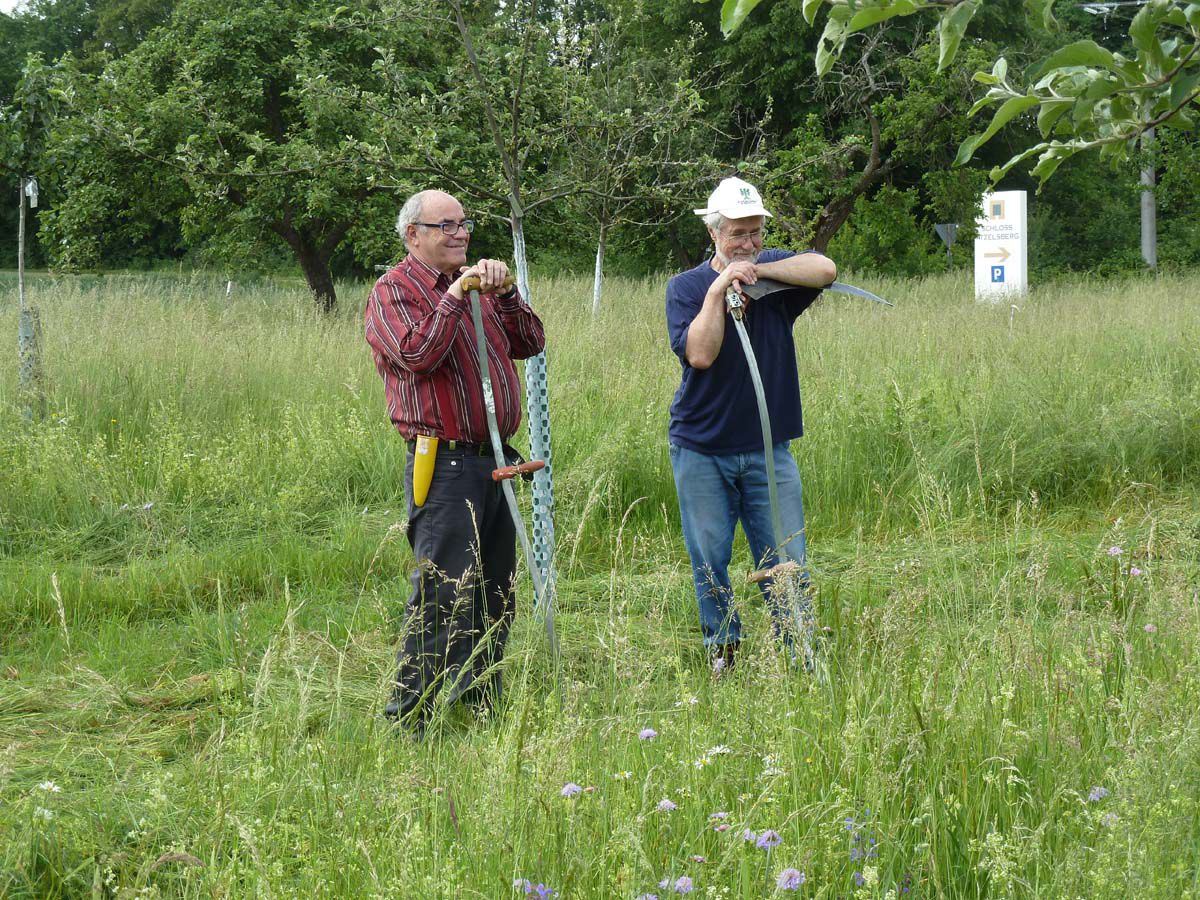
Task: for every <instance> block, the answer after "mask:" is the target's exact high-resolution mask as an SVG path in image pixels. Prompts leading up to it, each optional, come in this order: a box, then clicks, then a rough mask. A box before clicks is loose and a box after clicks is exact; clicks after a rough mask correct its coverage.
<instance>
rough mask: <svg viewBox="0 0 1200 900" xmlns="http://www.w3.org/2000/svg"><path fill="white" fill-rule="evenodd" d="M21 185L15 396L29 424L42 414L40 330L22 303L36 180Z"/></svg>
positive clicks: (32, 311)
mask: <svg viewBox="0 0 1200 900" xmlns="http://www.w3.org/2000/svg"><path fill="white" fill-rule="evenodd" d="M20 184H21V190H20V197H19V199H18V203H19V204H20V213H19V215H18V217H17V223H18V224H17V298H18V303H19V304H20V315H19V318H18V319H17V356H18V360H19V375H18V378H17V393H18V396H19V398H20V403H21V410H22V412H23V413H24V416H25V420H26V421H27V422H32V421H33V420H34V419H35V418H40V417H41V415H42V413H43V412H44V410H45V394H44V391H43V389H42V354H41V326H40V324H39V322H38V312H37V309H35V308H34V307H33V306H32V305H31V304H29V303H27V302H26V300H25V200H26V198H28V199H29V205H30V207H36V206H37V180H36V179H34V178H29V177H26V176H22V177H21V179H20Z"/></svg>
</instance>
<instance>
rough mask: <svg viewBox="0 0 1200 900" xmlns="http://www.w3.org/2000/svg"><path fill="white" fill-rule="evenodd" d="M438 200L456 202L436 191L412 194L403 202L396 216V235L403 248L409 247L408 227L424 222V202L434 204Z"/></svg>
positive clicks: (442, 192)
mask: <svg viewBox="0 0 1200 900" xmlns="http://www.w3.org/2000/svg"><path fill="white" fill-rule="evenodd" d="M439 200H440V201H443V202H444V201H446V200H450V201H452V202H455V203H457V202H458V201H456V200H455V199H454V198H453V197H452V196H450V195H449V194H447V193H446V192H445V191H437V190H429V191H417V193H415V194H413V195H412V196H411V197H409V198H408V199H407V200H405V201H404V205H403V206H401V207H400V214H399V215H398V216H396V233H397V234H399V235H400V239H401V240H402V241H404V246H405V247H407V246H408V245H409V244H408V226H409V225H412V224H414V223H416V222H422V221H425V219H424V214H425V204H426V202H427V201H430V202H436V201H439Z"/></svg>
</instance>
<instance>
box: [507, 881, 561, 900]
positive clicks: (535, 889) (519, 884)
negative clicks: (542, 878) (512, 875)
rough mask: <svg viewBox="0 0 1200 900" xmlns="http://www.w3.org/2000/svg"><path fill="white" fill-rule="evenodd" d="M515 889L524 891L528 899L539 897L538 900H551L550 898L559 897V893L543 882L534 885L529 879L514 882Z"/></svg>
mask: <svg viewBox="0 0 1200 900" xmlns="http://www.w3.org/2000/svg"><path fill="white" fill-rule="evenodd" d="M513 887H514V888H515V889H516V890H518V891H522V892H523V893H524V894H525V896H526V897H537V898H538V900H549V898H550V897H557V896H558V891H556V890H554V889H552V888H548V887H546V886H545V885H544V884H542V883H541V882H538V883H537V884H534V883H533V882H531V881H530V880H529V879H528V878H518V879H516V880H515V881H514V882H513Z"/></svg>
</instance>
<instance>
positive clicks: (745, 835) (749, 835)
mask: <svg viewBox="0 0 1200 900" xmlns="http://www.w3.org/2000/svg"><path fill="white" fill-rule="evenodd" d="M757 837H758V835H757V834H755V833H754V832H753V831H751V830H750V829H749V828H747V829H746V830H745V831H743V832H742V840H743V841H752V840H754V839H755V838H757Z"/></svg>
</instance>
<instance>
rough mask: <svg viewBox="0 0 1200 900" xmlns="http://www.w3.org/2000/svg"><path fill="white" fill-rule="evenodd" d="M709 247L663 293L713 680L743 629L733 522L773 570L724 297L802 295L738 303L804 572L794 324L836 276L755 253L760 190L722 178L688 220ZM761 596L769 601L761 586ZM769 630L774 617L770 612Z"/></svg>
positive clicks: (683, 490) (686, 525)
mask: <svg viewBox="0 0 1200 900" xmlns="http://www.w3.org/2000/svg"><path fill="white" fill-rule="evenodd" d="M695 212H696V214H697V215H699V216H703V217H704V224H705V225H706V226H707V227H708V233H709V235H710V237H711V238H712V242H713V255H712V257H711V258H710V259H709V260H707V261H705V262H703V263H701V264H700V265H699V266H697V267H696V268H694V269H691V270H689V271H687V272H683V273H681V274H679V275H676V276H675V277H674V278H672V279H671V280H670V282H668V284H667V329H668V332H669V334H670V338H671V349H673V350H674V351H675V353H676V355H678V357H679V361H680V363H681V365H682V367H683V380H682V382H681V384H680V385H679V390H678V391H676V393H675V400H674V402H673V403H672V404H671V427H670V442H671V468H672V471H673V472H674V474H675V489H676V492H677V493H678V495H679V512H680V516H681V518H682V520H683V539H684V543H685V544H686V545H687V550H688V555H689V556H690V557H691V561H692V577H693V579H694V581H695V585H696V599H697V601H698V603H699V606H700V630H701V632H702V634H703V636H704V645H705V647H707V648H708V652H709V654H710V655H711V657H712V659H713V666H714V669H715V670H716V671H718V672H719V671H720V670H721V669H722V668H725V667H728V666H730V665H732V664H733V661H734V654H735V653H736V651H737V648H738V644H739V642H740V641H741V623H740V622H739V621H738V615H737V611H736V610H735V609H734V607H733V603H732V599H733V590H732V588H731V586H730V582H729V560H730V556H731V554H732V550H733V532H734V528H735V527H736V525H737V523H738V521H739V520H740V521H741V523H742V530H743V531H744V532H745V533H746V539H747V541H748V542H749V544H750V551H751V553H753V554H754V558H755V560H756V561H757V562H758V563H759V564H760V565H762V566H763V567H768V566H771V565H774V564H775V562H776V561H777V556H776V552H775V551H776V548H775V546H774V544H775V538H774V534H773V530H772V525H771V510H770V500H769V496H768V491H767V476H766V459H765V456H764V452H763V440H762V430H761V427H760V425H759V420H758V402H757V400H756V399H755V395H754V387H753V383H752V382H751V379H750V372H749V369H748V367H747V360H746V356H745V353H744V352H743V350H742V347H741V344H740V342H739V340H738V337H737V334H736V332H735V330H734V327H733V324H732V320H731V319H730V316H729V313H728V312H727V310H726V307H725V292H726V290H727V289H728V288H729V287H730V286H732V287H733V288H734V289H735V290H737V291H739V292H741V289H742V287H743V286H744V285H750V284H754V283H755V282H756V281H757V280H758V279H759V278H772V279H775V280H776V281H782V282H786V283H788V284H794V285H799V286H802V287H807V288H810V289H811V290H808V291H785V292H780V294H779V296H782V297H784V299H782V300H780V299H774V300H773V299H772V295H770V294H768V295H767V296H765V297H763V298H762V299H761V300H757V301H750V300H749V298H748V297H746V296H745V295H744V294H743V296H742V300H743V302H744V303H746V316H745V319H744V323H745V326H746V331H747V332H748V334H749V336H750V344H751V346H752V347H753V348H754V354H755V356H756V357H757V358H758V365H759V370H760V372H761V375H762V382H763V389H764V393H765V394H766V400H767V410H768V412H769V415H770V420H771V435H772V439H773V440H774V441H775V446H774V447H773V448H772V454H773V458H774V461H775V475H776V481H777V485H778V494H779V503H780V507H781V509H780V515H781V517H782V520H783V531H784V534H785V541H786V544H787V546H786V549H787V555H788V557H789V558H790V559H792V560H795V561H796V562H798V563H800V564H801V565H803V563H804V552H805V544H804V506H803V501H802V496H801V490H800V472H799V470H798V469H797V468H796V461H795V460H794V459H793V458H792V455H791V452H790V451H789V449H788V442H789V441H790V440H791V439H792V438H797V437H800V435H801V434H802V433H803V431H804V428H803V423H802V419H801V412H800V383H799V376H798V374H797V371H796V346H795V344H794V342H793V341H792V326H793V325H794V324H795V321H796V318H797V317H798V316H799V315H800V314H801V313H802V312H804V310H805V309H807V308H808V307H809V306H811V305H812V303H813V301H814V300H816V299H817V297H818V296H819V295H820V293H821V289H822V288H823V287H825V286H826V285H829V284H831V283H832V282H833V280H834V279H835V278H836V277H837V268H836V266H834V264H833V262H832V261H831V260H830V259H828V258H827V257H825V256H822V255H821V254H819V253H815V252H808V253H800V254H796V253H791V252H789V251H786V250H763V246H762V245H763V224H764V223H765V221H766V218H767V217H768V216H770V215H771V214H770V213H769V212H767V210H766V209H764V208H763V205H762V198H761V197H760V196H759V193H758V191H757V190H755V189H754V187H753V186H752V185H750V184H747V183H746V182H745V181H742V180H741V179H740V178H726V179H725V180H724V181H722V182H721V183H720V185H718V186H717V189H716V190H715V191H713V192H712V194H711V195H709V198H708V206H707V207H705V208H704V209H697V210H695ZM760 587H761V588H762V590H763V595H764V597H767V598H768V600H769V599H770V598H769V593H768V590H769V583H767V582H763V583H762V584H761V585H760ZM772 612H773V614H774V615H775V622H776V629H777V631H779V630H780V629H781V627H782V624H783V616H782V613H783V611H782V610H776V609H774V608H772Z"/></svg>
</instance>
